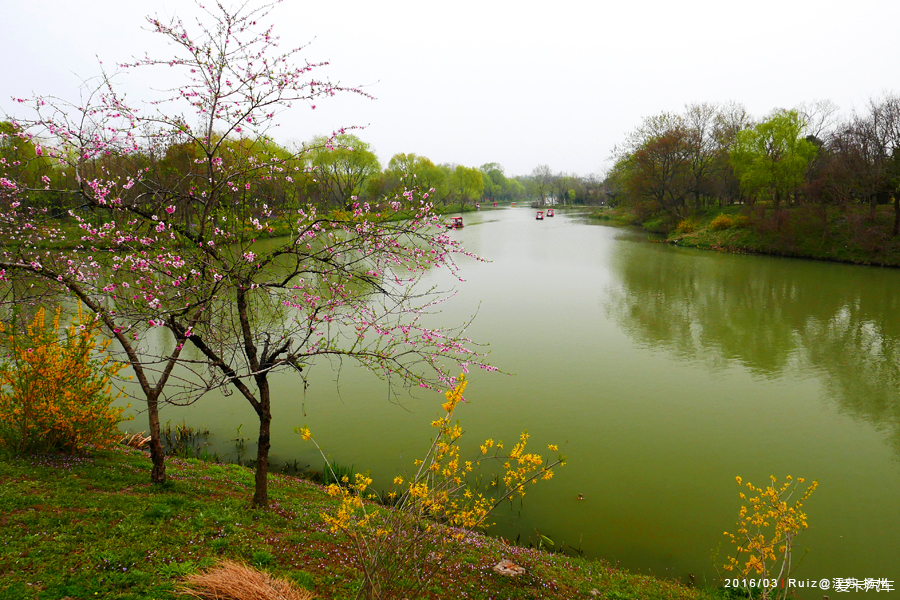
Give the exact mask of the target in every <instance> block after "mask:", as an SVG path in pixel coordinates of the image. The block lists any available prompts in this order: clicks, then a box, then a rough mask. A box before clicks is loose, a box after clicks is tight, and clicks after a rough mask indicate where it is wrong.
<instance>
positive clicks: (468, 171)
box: [449, 165, 484, 208]
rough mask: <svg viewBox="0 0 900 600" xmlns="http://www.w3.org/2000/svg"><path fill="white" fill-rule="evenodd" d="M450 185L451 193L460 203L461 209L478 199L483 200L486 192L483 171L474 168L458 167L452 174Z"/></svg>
mask: <svg viewBox="0 0 900 600" xmlns="http://www.w3.org/2000/svg"><path fill="white" fill-rule="evenodd" d="M449 184H450V193H451V194H452V195H453V197H454V198H455V199H456V201H457V202H459V205H460V208H462V207H464V206H465V205H466V204H468V203H469V202H470V201H472V200H474V199H476V198H481V194H482V192H483V191H484V179H483V178H482V177H481V171H479V170H478V169H476V168H474V167H463V166H462V165H457V166H456V168H455V169H453V171H452V172H451V174H450V181H449Z"/></svg>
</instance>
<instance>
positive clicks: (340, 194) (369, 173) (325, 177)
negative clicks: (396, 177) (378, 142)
mask: <svg viewBox="0 0 900 600" xmlns="http://www.w3.org/2000/svg"><path fill="white" fill-rule="evenodd" d="M311 146H312V147H311V149H310V155H311V160H310V162H311V164H312V168H313V169H314V171H315V173H316V180H317V183H318V188H319V194H320V197H321V199H322V202H323V204H325V206H327V207H331V208H348V207H349V206H350V204H352V201H351V200H350V198H351V197H352V196H360V195H362V193H363V191H364V190H365V189H366V188H365V184H366V182H367V181H368V179H369V178H370V177H373V176H374V175H377V174H378V173H380V172H381V164H380V163H379V162H378V157H377V156H375V153H374V152H372V149H371V146H370V145H369V144H367V143H366V142H364V141H362V140H361V139H359V138H358V137H356V136H355V135H352V134H349V133H344V134H341V135H338V136H336V137H334V138H333V139H330V138H326V137H322V136H319V137H316V138H315V139H313V141H312V144H311Z"/></svg>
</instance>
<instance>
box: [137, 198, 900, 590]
mask: <svg viewBox="0 0 900 600" xmlns="http://www.w3.org/2000/svg"><path fill="white" fill-rule="evenodd" d="M534 212H535V211H533V210H531V209H525V208H519V209H502V210H495V211H485V212H480V213H469V214H466V215H465V222H466V227H465V228H464V229H462V230H457V231H454V232H453V233H452V235H454V236H456V237H458V238H459V239H460V240H462V241H463V243H464V245H465V246H466V248H467V249H468V250H470V251H473V252H475V253H476V254H478V255H479V256H482V257H484V258H486V259H487V260H488V261H490V262H476V261H474V260H469V259H466V260H464V261H463V262H462V263H461V267H462V269H461V274H462V276H463V278H464V279H465V281H464V282H462V283H460V282H456V281H455V280H454V279H453V278H452V277H449V276H448V275H449V274H447V273H444V272H440V271H436V272H434V273H430V274H429V275H428V279H429V283H434V284H437V285H439V286H440V287H442V288H443V289H451V288H453V289H455V290H456V295H455V296H454V297H453V298H452V299H451V300H450V301H449V302H448V303H447V304H445V305H444V308H443V312H442V314H441V315H440V318H439V319H438V321H439V322H441V323H444V324H458V323H462V322H463V321H465V320H466V319H467V318H468V317H469V316H471V315H472V314H475V313H477V316H476V318H475V320H474V322H473V324H472V326H471V327H470V328H469V331H468V334H469V336H470V337H472V338H473V339H475V340H477V341H480V342H486V343H489V344H490V346H489V350H490V355H489V361H490V362H491V364H493V365H495V366H497V367H499V368H500V369H501V370H502V371H503V372H502V373H486V372H482V371H476V372H473V373H472V374H471V376H470V384H469V389H468V390H467V394H466V397H467V401H468V402H467V403H466V404H465V405H464V406H462V407H461V408H460V409H458V411H457V416H458V417H459V419H460V420H461V422H462V424H463V426H464V429H465V430H466V435H465V437H464V443H463V447H464V448H466V440H467V443H468V447H469V448H470V449H471V450H472V451H476V450H477V446H478V444H479V443H481V441H483V440H484V439H485V438H488V437H491V438H494V439H503V440H506V441H507V442H512V441H514V440H516V439H517V438H518V434H519V432H520V431H522V430H524V429H527V430H528V431H529V433H530V434H531V444H532V446H533V447H534V449H535V451H537V452H541V451H546V444H547V443H555V444H558V445H559V447H560V450H561V451H562V452H563V453H565V454H566V455H567V457H568V463H567V465H566V466H565V467H564V468H562V469H560V470H559V471H558V472H557V474H556V476H555V477H554V478H553V479H552V480H551V481H549V482H541V485H538V486H536V487H535V488H534V489H533V490H531V491H529V493H528V495H527V496H526V497H525V499H524V503H522V504H521V505H520V504H519V503H516V504H515V506H514V507H513V508H512V509H511V510H509V511H502V512H501V513H500V514H498V515H497V519H496V520H497V525H495V526H494V527H493V528H492V530H493V531H494V532H495V533H498V534H502V535H505V536H507V537H509V538H512V539H515V538H516V537H519V539H520V541H526V540H529V539H530V540H532V541H534V540H536V539H538V538H537V535H538V534H541V535H544V536H546V537H547V538H549V539H551V540H553V542H554V543H555V545H556V546H557V547H559V546H571V547H574V548H579V549H580V550H581V551H583V552H584V553H585V555H587V556H591V557H603V558H605V559H607V560H609V561H611V562H613V563H617V564H619V565H620V566H622V567H625V568H628V569H630V570H632V571H639V572H643V573H652V574H654V575H657V576H662V577H672V578H677V579H680V580H682V581H685V580H686V579H687V578H688V576H689V575H694V576H695V577H696V580H697V582H698V583H702V582H703V581H704V579H705V580H706V581H713V580H715V578H716V572H715V568H714V565H721V564H724V561H725V557H726V555H727V554H728V553H729V551H731V550H732V548H731V546H730V544H729V543H728V540H727V538H725V536H724V535H723V532H724V531H726V530H727V531H731V532H734V531H735V529H736V527H735V523H736V521H737V517H738V510H739V508H740V505H741V500H740V498H739V497H738V493H739V492H740V491H741V489H740V488H739V486H738V485H737V483H736V481H735V476H741V477H743V478H744V481H745V482H746V481H751V482H753V483H755V484H757V485H765V484H767V483H768V479H769V476H770V475H774V476H776V477H778V479H779V480H783V478H784V477H785V476H786V475H792V476H793V477H795V478H796V477H805V478H807V481H811V480H813V479H816V480H818V482H819V489H818V490H817V491H816V492H815V493H814V494H813V495H812V497H811V498H810V499H809V500H808V501H807V503H806V505H805V507H804V508H805V510H806V512H807V514H808V515H809V525H810V527H809V529H808V530H806V531H804V532H803V533H802V534H801V536H800V538H799V540H798V547H797V550H796V552H795V560H796V559H797V558H800V557H803V561H802V563H801V565H800V567H799V569H798V570H797V572H796V576H797V577H799V578H803V579H806V578H809V579H814V580H818V579H821V578H835V577H842V578H850V577H853V578H857V579H860V580H861V579H864V578H887V579H889V580H893V581H894V582H895V586H896V585H900V549H898V540H900V501H898V498H900V270H889V269H880V268H874V267H861V266H849V265H840V264H829V263H822V262H813V261H804V260H796V259H783V258H774V257H760V256H746V255H731V254H719V253H714V252H708V251H701V250H693V249H684V248H677V247H673V246H669V245H665V244H659V243H651V242H650V241H649V240H648V236H647V234H644V233H641V232H635V231H633V230H628V229H621V228H614V227H609V226H605V225H601V224H599V223H598V222H596V221H589V220H587V219H584V218H582V217H579V216H578V215H572V214H566V213H562V214H560V213H557V216H555V217H553V218H548V219H545V220H544V221H540V222H539V221H536V220H535V219H534ZM310 383H311V385H310V387H309V388H308V389H307V390H306V391H305V392H304V391H303V389H302V386H300V385H298V382H297V380H296V378H293V377H291V376H290V375H288V374H285V375H280V376H278V377H277V378H276V380H275V388H274V391H273V397H274V399H275V401H274V421H273V455H274V458H275V459H276V461H277V460H291V461H293V460H295V459H296V460H297V461H299V464H301V465H305V464H309V465H312V467H313V468H317V469H320V468H321V459H317V458H316V454H315V452H314V450H313V448H312V447H311V446H310V444H309V443H305V442H303V441H302V440H301V439H300V437H299V436H298V435H296V434H295V433H293V431H292V429H293V427H295V426H297V425H307V426H309V427H310V428H311V430H312V431H313V433H314V434H315V436H316V439H317V440H318V442H319V443H320V444H322V445H323V447H324V448H325V450H326V452H327V453H329V454H330V455H331V457H332V458H333V459H334V460H336V461H337V462H339V463H341V464H354V465H355V466H356V469H357V470H369V471H371V473H372V475H373V476H374V478H375V482H376V483H375V485H376V487H378V484H379V482H381V483H382V484H383V487H385V488H386V487H388V482H389V481H390V480H391V479H392V478H393V477H394V475H396V474H402V473H404V472H405V470H407V469H410V468H411V464H412V460H413V459H414V458H415V456H416V455H417V454H418V453H420V452H421V451H422V449H423V448H424V447H425V446H426V445H427V442H428V438H429V436H430V435H431V431H432V430H431V428H430V427H429V423H430V421H431V420H432V419H433V418H434V417H435V416H436V415H437V411H438V408H439V405H440V402H441V397H440V396H439V395H437V394H421V393H420V394H418V395H417V396H415V397H412V396H410V397H406V396H401V397H400V398H399V399H397V398H392V396H391V395H390V394H389V393H388V391H387V389H386V388H385V386H384V385H383V384H381V382H379V381H378V379H376V378H374V377H373V376H371V375H370V374H368V373H366V372H365V371H363V370H362V369H360V368H358V367H354V366H352V365H349V364H347V365H345V366H344V368H343V369H342V370H341V371H340V373H339V374H337V373H335V372H332V371H328V370H327V369H321V368H320V369H319V370H318V371H314V372H312V373H311V374H310ZM162 418H163V421H164V422H165V421H166V420H167V419H171V420H172V421H173V422H175V421H177V422H181V421H185V422H187V423H188V424H191V425H193V426H202V427H205V428H208V429H209V430H211V431H212V432H213V433H214V438H213V439H214V441H215V440H219V443H220V447H221V448H222V449H223V450H228V449H229V447H230V442H227V441H226V440H230V439H233V438H234V437H235V430H236V427H237V426H238V425H239V424H243V426H244V427H243V432H242V433H243V434H244V435H245V436H248V437H250V436H252V434H253V432H254V426H255V415H254V413H253V411H252V409H251V408H250V407H249V405H247V403H246V401H244V400H242V399H241V398H240V397H239V396H238V395H231V396H228V397H223V396H215V397H214V396H211V395H210V396H207V397H204V398H203V399H202V400H201V401H200V402H198V403H197V404H195V405H193V406H190V407H185V408H175V407H169V408H166V409H164V411H163V413H162ZM132 426H133V424H132ZM582 498H583V499H582ZM717 549H718V555H719V557H718V558H717V559H715V560H714V559H713V558H711V556H713V555H715V554H716V552H717ZM805 549H808V553H806V550H805ZM804 555H805V556H804ZM801 595H802V596H803V597H804V598H806V597H810V598H813V597H818V595H820V594H811V593H807V594H801Z"/></svg>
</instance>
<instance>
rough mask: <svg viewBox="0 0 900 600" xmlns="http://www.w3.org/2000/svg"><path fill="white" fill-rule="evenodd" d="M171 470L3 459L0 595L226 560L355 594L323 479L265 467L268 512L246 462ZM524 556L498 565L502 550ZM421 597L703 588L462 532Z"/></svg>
mask: <svg viewBox="0 0 900 600" xmlns="http://www.w3.org/2000/svg"><path fill="white" fill-rule="evenodd" d="M167 471H168V474H169V479H170V482H169V483H167V484H166V485H165V486H155V485H152V484H151V483H150V482H149V472H150V461H149V458H148V457H147V456H146V455H145V454H144V453H143V452H140V451H138V450H134V449H131V448H126V447H124V446H123V447H121V448H117V449H115V450H113V451H110V452H104V453H98V454H97V455H95V456H93V457H80V458H73V457H64V456H36V457H18V458H6V459H2V460H0V574H2V575H0V599H2V600H7V599H10V600H11V599H13V598H15V599H24V598H40V599H42V600H44V599H47V600H62V599H64V598H69V599H87V598H115V599H137V598H146V599H150V598H153V599H154V600H167V599H174V598H177V597H183V596H178V595H176V593H175V589H176V586H177V585H178V584H179V582H180V581H181V580H183V578H184V577H185V576H186V575H188V574H190V573H194V572H197V571H198V570H201V569H203V568H205V567H209V566H212V565H214V564H215V563H216V562H217V561H219V560H223V559H230V560H236V561H241V562H245V563H247V564H250V565H253V566H255V567H257V568H260V569H263V570H265V571H267V572H269V573H271V574H272V575H274V576H276V577H282V578H285V579H288V580H291V581H293V582H294V583H295V584H297V585H299V586H300V587H304V588H307V589H310V590H312V591H313V592H314V593H315V594H316V596H317V597H318V598H322V599H331V598H334V599H344V598H347V599H349V598H353V597H354V595H355V593H356V590H357V587H356V586H357V585H358V580H359V572H358V570H357V569H356V567H355V566H354V559H353V557H352V556H351V554H350V553H349V552H348V548H347V546H346V545H344V544H342V540H340V539H336V538H335V537H334V536H333V535H332V534H331V533H330V531H329V529H328V527H327V526H326V525H325V523H324V522H323V520H322V518H321V516H320V515H321V513H322V512H324V511H332V512H333V511H334V508H335V506H336V501H335V500H333V499H331V498H330V497H329V496H328V495H327V494H325V492H324V490H323V489H322V487H321V486H319V485H317V484H314V483H311V482H309V481H306V480H302V479H298V478H295V477H289V476H284V475H277V474H275V475H272V476H271V480H270V488H269V497H270V501H271V508H270V509H269V510H267V511H260V510H250V509H249V508H248V502H249V499H250V497H251V495H252V488H253V473H252V472H251V471H250V470H249V469H247V468H245V467H241V466H239V465H222V464H214V463H205V462H201V461H198V460H194V459H178V458H169V459H168V460H167ZM504 558H507V559H510V560H513V561H514V562H516V563H517V564H520V565H522V566H524V567H525V568H526V569H527V572H526V573H525V574H524V575H522V576H520V577H517V578H509V577H504V576H501V575H497V574H496V573H494V572H493V571H492V569H491V567H492V566H493V565H495V564H497V563H498V562H499V561H500V560H501V559H504ZM420 597H421V598H431V599H441V598H448V599H449V598H472V599H484V600H486V599H488V598H505V599H506V598H522V599H525V598H559V599H562V598H566V599H570V598H610V599H614V600H626V599H630V598H641V599H651V600H652V599H659V600H676V599H677V600H708V599H710V598H712V596H711V595H710V594H709V593H707V592H703V591H700V590H696V589H692V588H688V587H685V586H683V585H679V584H677V583H673V582H668V581H663V580H659V579H655V578H653V577H649V576H644V575H633V574H629V573H627V572H625V571H620V570H617V569H614V568H612V567H610V566H609V565H608V564H606V563H604V562H601V561H591V560H586V559H582V558H573V557H568V556H564V555H561V554H548V553H545V552H539V551H537V550H533V549H529V548H521V547H516V546H510V545H507V544H505V543H504V542H503V541H502V540H498V539H494V538H490V537H487V536H481V535H477V536H473V537H472V538H471V540H470V541H469V542H468V543H467V547H466V549H465V550H464V552H462V553H461V555H460V556H459V558H458V560H456V561H454V562H453V564H452V565H450V566H449V567H448V568H446V569H445V570H444V571H443V572H442V573H441V574H440V575H439V578H438V580H436V581H435V582H434V584H433V585H432V586H431V587H429V588H428V589H427V590H426V592H425V594H424V595H422V596H420Z"/></svg>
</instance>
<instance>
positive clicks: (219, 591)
mask: <svg viewBox="0 0 900 600" xmlns="http://www.w3.org/2000/svg"><path fill="white" fill-rule="evenodd" d="M178 591H179V593H181V594H187V595H190V596H194V597H195V598H211V599H215V600H312V599H313V598H314V597H315V596H314V595H313V594H311V593H310V592H308V591H306V590H302V589H300V588H298V587H297V586H295V585H294V584H293V583H290V582H288V581H285V580H283V579H275V578H274V577H272V576H271V575H269V574H268V573H263V572H262V571H257V570H256V569H252V568H250V567H248V566H246V565H242V564H240V563H236V562H232V561H230V560H225V561H222V562H220V563H219V564H218V565H216V566H215V567H213V568H212V569H210V570H209V571H206V572H205V573H198V574H196V575H191V576H189V577H188V578H187V579H186V580H185V582H184V586H183V587H181V588H180V589H179V590H178Z"/></svg>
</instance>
